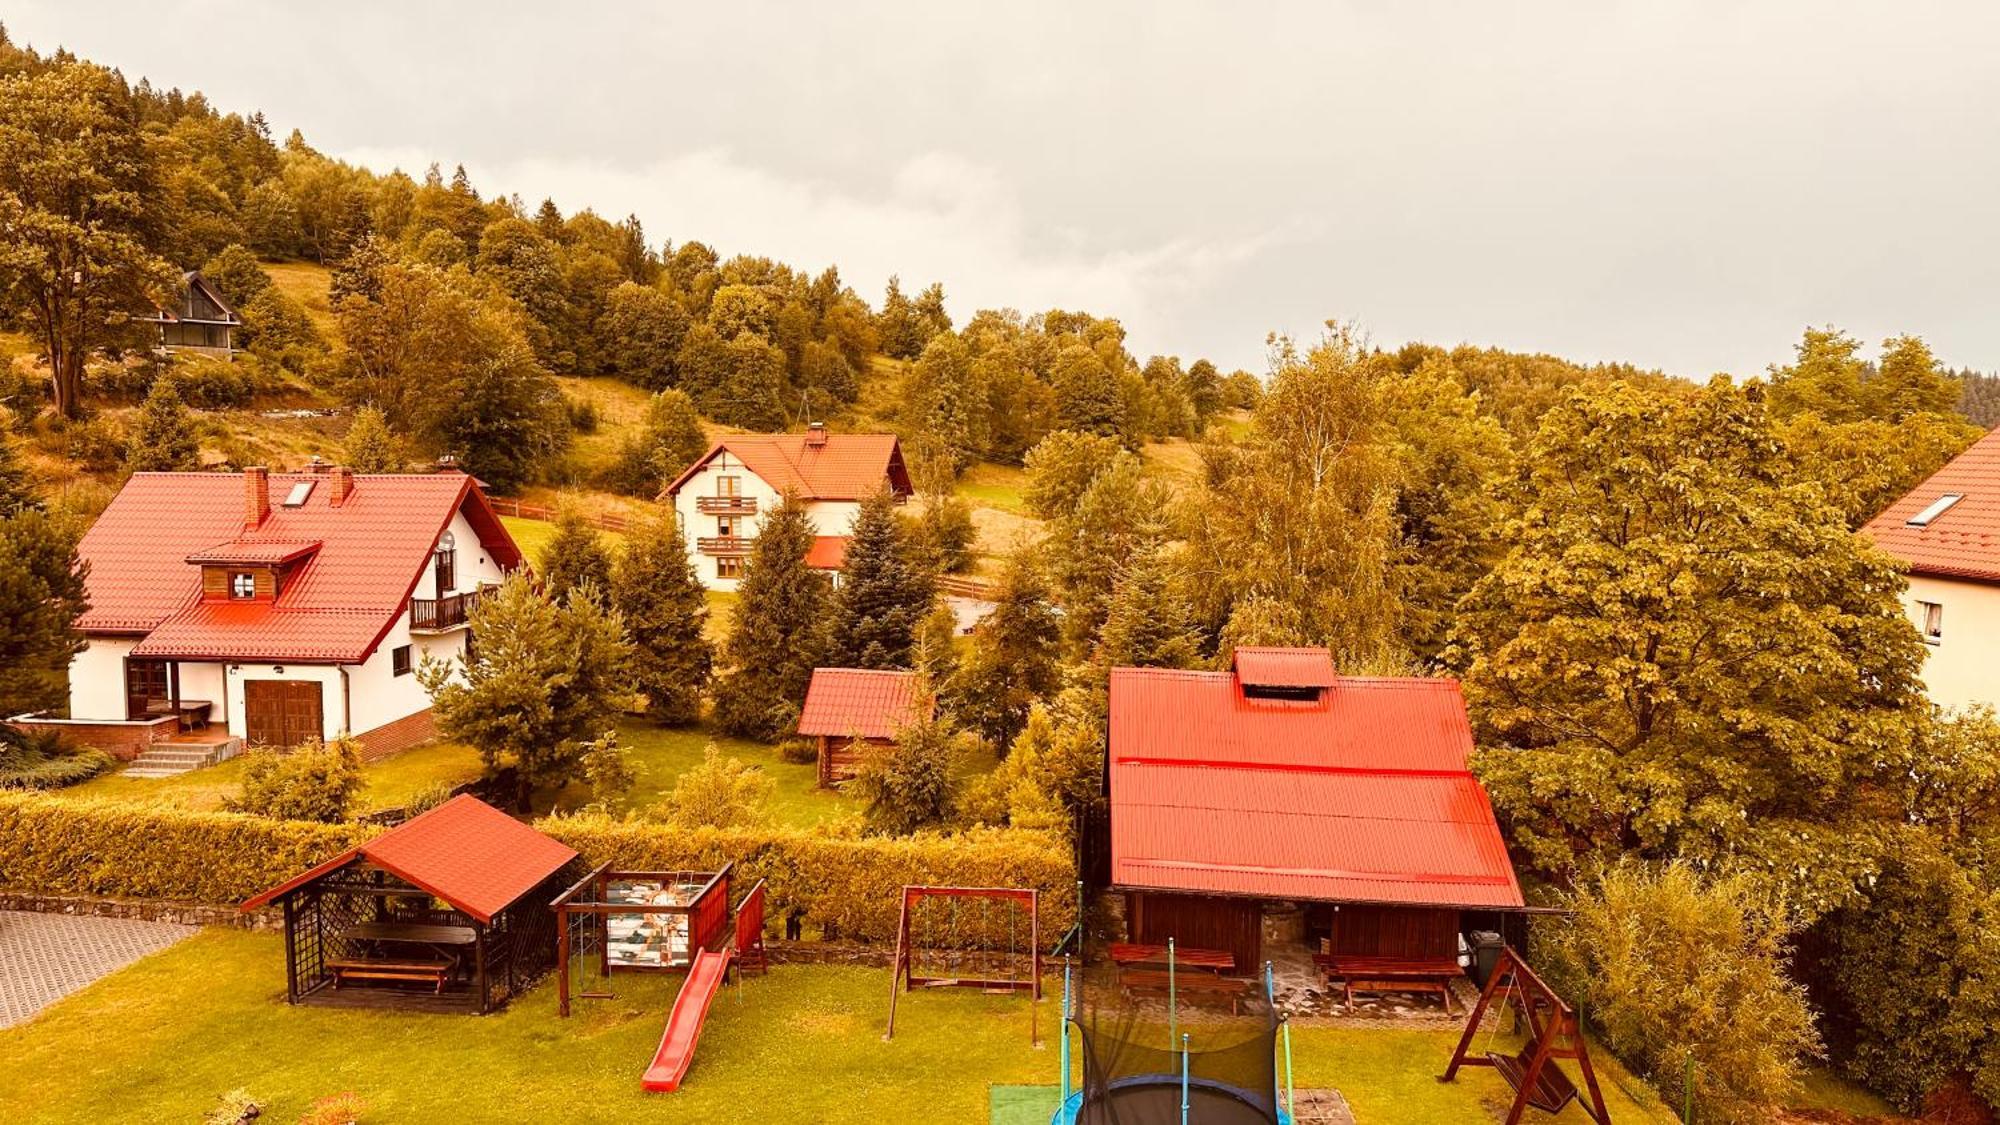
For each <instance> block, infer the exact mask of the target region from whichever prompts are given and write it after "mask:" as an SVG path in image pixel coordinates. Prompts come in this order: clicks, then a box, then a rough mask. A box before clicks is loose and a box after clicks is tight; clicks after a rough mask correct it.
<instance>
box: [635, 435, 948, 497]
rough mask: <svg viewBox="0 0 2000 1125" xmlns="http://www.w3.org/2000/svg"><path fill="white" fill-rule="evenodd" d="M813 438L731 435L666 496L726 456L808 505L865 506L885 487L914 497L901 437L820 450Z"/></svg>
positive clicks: (837, 443) (850, 440)
mask: <svg viewBox="0 0 2000 1125" xmlns="http://www.w3.org/2000/svg"><path fill="white" fill-rule="evenodd" d="M811 436H812V435H809V434H731V435H729V436H728V437H725V438H722V439H720V440H718V441H717V442H716V443H715V444H714V445H712V446H710V447H709V449H708V452H707V453H704V454H702V455H701V458H700V459H699V460H697V461H696V462H695V463H694V464H692V465H689V466H688V467H687V470H686V471H685V472H683V473H681V475H680V476H678V477H676V478H675V479H674V482H673V483H672V484H670V485H668V486H667V490H666V492H664V493H662V495H664V496H673V495H675V494H676V493H678V492H680V490H681V486H682V485H684V484H686V483H687V481H688V478H690V477H692V476H694V474H695V473H697V472H699V471H700V470H701V467H702V466H703V465H706V464H708V463H709V462H710V461H712V460H714V459H715V456H716V454H718V453H721V452H723V451H725V450H726V451H728V452H729V453H730V454H731V455H732V456H734V457H735V458H736V459H737V460H738V461H741V462H743V467H744V468H746V469H748V470H750V471H751V472H753V473H755V474H757V475H758V476H759V477H760V478H762V479H763V481H764V482H765V483H766V484H769V485H770V486H771V487H772V488H775V489H777V490H778V491H780V492H783V491H785V490H786V489H791V490H792V491H795V492H797V493H798V494H799V495H800V496H801V497H803V498H805V499H807V500H860V499H863V498H865V497H868V496H873V495H874V494H875V493H876V492H877V491H879V490H880V489H881V488H882V485H883V484H884V483H885V482H886V483H887V484H888V485H889V487H890V488H892V489H893V490H895V491H896V492H897V493H899V494H901V495H904V496H907V495H909V494H910V493H911V492H912V491H914V490H913V489H912V488H911V487H910V473H909V470H908V469H906V468H904V466H903V450H902V447H901V446H899V445H898V444H897V443H896V435H894V434H824V435H821V436H822V438H823V439H824V440H823V441H821V442H820V443H819V444H813V442H812V441H811V440H809V439H810V438H811Z"/></svg>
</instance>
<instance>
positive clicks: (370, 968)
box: [326, 958, 452, 992]
mask: <svg viewBox="0 0 2000 1125" xmlns="http://www.w3.org/2000/svg"><path fill="white" fill-rule="evenodd" d="M326 967H327V969H328V970H329V971H331V972H332V973H333V987H335V988H339V987H340V986H341V985H342V984H344V983H346V982H348V981H350V980H401V981H419V982H422V981H429V982H431V985H432V990H433V991H435V992H443V991H444V982H445V980H446V979H447V978H449V977H450V976H451V969H452V962H450V961H447V960H444V959H442V958H440V959H438V960H435V961H383V960H376V959H374V958H361V959H356V960H340V961H328V962H327V963H326Z"/></svg>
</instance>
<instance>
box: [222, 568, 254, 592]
mask: <svg viewBox="0 0 2000 1125" xmlns="http://www.w3.org/2000/svg"><path fill="white" fill-rule="evenodd" d="M229 596H230V597H232V598H254V597H256V596H257V576H256V575H254V574H247V573H244V572H242V571H238V572H236V573H234V574H231V575H230V576H229Z"/></svg>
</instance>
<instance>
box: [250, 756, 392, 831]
mask: <svg viewBox="0 0 2000 1125" xmlns="http://www.w3.org/2000/svg"><path fill="white" fill-rule="evenodd" d="M363 784H365V782H364V780H363V778H362V776H361V755H360V752H359V747H358V745H357V744H356V743H355V742H354V741H353V740H352V739H347V738H336V739H334V740H333V741H332V742H328V743H324V744H322V743H319V742H308V743H305V744H303V745H301V746H299V747H298V748H297V749H295V750H289V751H282V752H279V751H269V750H255V751H252V752H251V753H250V755H249V759H248V760H247V761H246V762H245V763H244V766H243V792H242V794H241V795H240V796H238V797H236V798H235V799H233V800H230V801H227V802H225V805H226V807H227V808H228V809H229V810H230V811H231V812H246V813H252V814H255V815H257V816H265V817H271V818H273V819H276V820H317V821H319V822H321V823H323V824H337V823H339V822H341V821H343V820H346V819H347V813H348V810H349V809H350V808H351V807H352V806H353V804H354V799H355V798H356V797H358V796H360V794H361V787H362V786H363Z"/></svg>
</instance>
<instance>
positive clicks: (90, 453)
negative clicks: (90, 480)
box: [55, 415, 125, 473]
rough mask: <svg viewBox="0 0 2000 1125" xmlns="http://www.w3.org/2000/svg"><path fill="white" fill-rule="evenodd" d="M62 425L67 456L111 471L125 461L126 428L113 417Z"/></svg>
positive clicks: (96, 470) (91, 468)
mask: <svg viewBox="0 0 2000 1125" xmlns="http://www.w3.org/2000/svg"><path fill="white" fill-rule="evenodd" d="M58 427H59V428H58V429H57V430H56V431H55V432H56V433H57V434H58V435H60V441H61V445H62V453H63V456H65V457H67V458H69V459H70V460H71V461H74V462H75V463H77V464H78V465H81V466H83V468H84V469H85V470H87V471H89V472H93V473H108V472H110V471H112V470H113V469H116V468H118V467H119V466H121V465H123V464H124V463H125V430H124V428H123V427H122V426H120V425H118V423H116V422H114V421H112V420H111V419H109V418H105V417H103V416H101V415H100V416H98V417H95V418H85V419H82V420H81V421H75V422H62V423H59V424H58Z"/></svg>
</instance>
